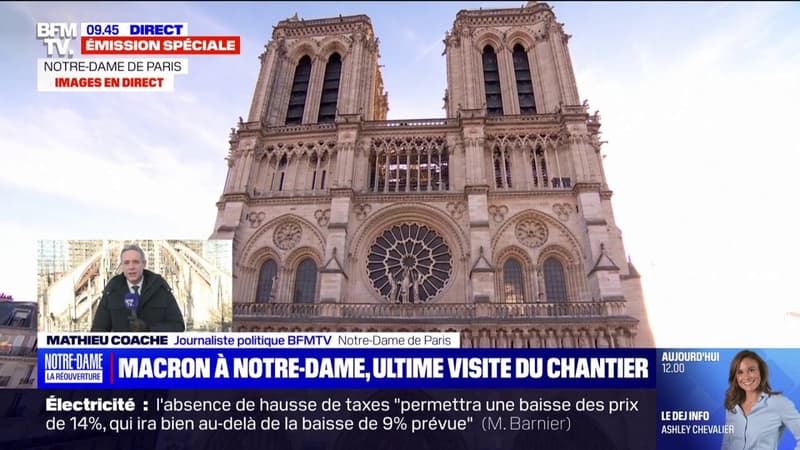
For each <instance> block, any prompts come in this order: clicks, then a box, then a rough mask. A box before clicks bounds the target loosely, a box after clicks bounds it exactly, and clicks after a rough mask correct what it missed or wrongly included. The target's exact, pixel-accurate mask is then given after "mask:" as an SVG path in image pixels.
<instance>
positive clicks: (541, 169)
mask: <svg viewBox="0 0 800 450" xmlns="http://www.w3.org/2000/svg"><path fill="white" fill-rule="evenodd" d="M531 176H533V185H534V186H536V187H547V157H546V156H545V151H544V149H543V148H542V147H541V146H540V145H537V146H536V149H535V150H534V151H532V152H531Z"/></svg>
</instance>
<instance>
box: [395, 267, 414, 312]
mask: <svg viewBox="0 0 800 450" xmlns="http://www.w3.org/2000/svg"><path fill="white" fill-rule="evenodd" d="M409 272H410V271H409V270H408V267H406V268H405V269H403V279H402V280H401V281H400V293H399V294H398V296H397V303H404V302H407V301H409V299H408V294H409V290H410V288H411V275H409Z"/></svg>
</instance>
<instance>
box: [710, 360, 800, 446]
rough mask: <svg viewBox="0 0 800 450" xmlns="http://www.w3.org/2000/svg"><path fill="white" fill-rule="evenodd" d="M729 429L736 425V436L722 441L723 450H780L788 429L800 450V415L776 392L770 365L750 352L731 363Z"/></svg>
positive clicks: (726, 407) (733, 434) (792, 404)
mask: <svg viewBox="0 0 800 450" xmlns="http://www.w3.org/2000/svg"><path fill="white" fill-rule="evenodd" d="M725 425H728V426H731V425H732V426H733V433H731V434H726V435H725V437H724V438H723V439H722V450H734V449H735V450H776V449H777V448H778V443H779V442H780V440H781V436H782V435H783V430H784V429H786V428H788V429H789V431H791V432H792V434H793V435H794V438H795V441H796V442H797V444H796V446H795V447H794V448H795V450H800V413H798V412H797V408H796V407H795V406H794V403H792V401H791V400H789V399H788V398H786V397H784V396H783V395H781V393H780V392H776V391H773V390H772V388H771V387H770V385H769V369H768V368H767V363H765V362H764V360H763V359H762V358H761V357H760V356H758V355H757V354H756V353H755V352H752V351H750V350H742V351H740V352H739V353H737V354H736V356H734V357H733V361H731V368H730V371H729V373H728V391H727V392H726V393H725Z"/></svg>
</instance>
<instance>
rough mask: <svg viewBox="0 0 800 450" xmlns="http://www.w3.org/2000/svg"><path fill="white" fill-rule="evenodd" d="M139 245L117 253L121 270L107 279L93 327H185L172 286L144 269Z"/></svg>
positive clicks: (135, 329) (170, 328) (158, 329)
mask: <svg viewBox="0 0 800 450" xmlns="http://www.w3.org/2000/svg"><path fill="white" fill-rule="evenodd" d="M146 264H147V261H146V259H145V255H144V251H143V250H142V248H141V247H139V246H138V245H127V246H125V247H124V248H123V249H122V253H120V266H121V268H122V273H120V274H118V275H116V276H115V277H113V278H111V280H109V282H108V284H107V285H106V287H105V289H103V297H102V298H101V299H100V304H99V305H98V307H97V311H96V312H95V315H94V320H93V321H92V331H134V332H136V331H184V330H185V329H186V325H185V324H184V322H183V315H182V314H181V310H180V308H179V307H178V302H177V301H176V300H175V296H173V295H172V289H171V288H170V287H169V285H168V284H167V282H166V280H164V278H162V277H161V275H158V274H157V273H154V272H151V271H149V270H146V269H145V266H146Z"/></svg>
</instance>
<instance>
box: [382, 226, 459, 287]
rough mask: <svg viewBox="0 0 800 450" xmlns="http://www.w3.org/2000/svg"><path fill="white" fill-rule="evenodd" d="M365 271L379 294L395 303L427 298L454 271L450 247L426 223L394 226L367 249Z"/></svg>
mask: <svg viewBox="0 0 800 450" xmlns="http://www.w3.org/2000/svg"><path fill="white" fill-rule="evenodd" d="M367 271H368V274H369V279H370V282H371V283H372V286H373V287H374V288H375V289H376V290H377V291H378V292H379V293H380V295H381V297H383V298H384V299H386V300H388V301H390V302H397V303H415V302H425V301H428V300H430V299H432V298H434V297H436V296H437V295H439V293H441V292H442V290H443V289H444V287H445V286H446V285H447V282H448V281H449V280H450V277H451V275H452V273H453V257H452V255H451V253H450V247H448V246H447V243H446V242H445V241H444V239H442V237H441V236H439V234H438V233H437V232H435V231H433V230H432V229H430V228H428V227H427V226H425V225H418V224H410V223H406V224H402V225H395V226H393V227H391V228H390V229H388V230H386V231H384V232H383V234H381V235H380V236H378V238H377V239H376V240H375V243H374V244H372V247H370V250H369V256H368V259H367Z"/></svg>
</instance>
